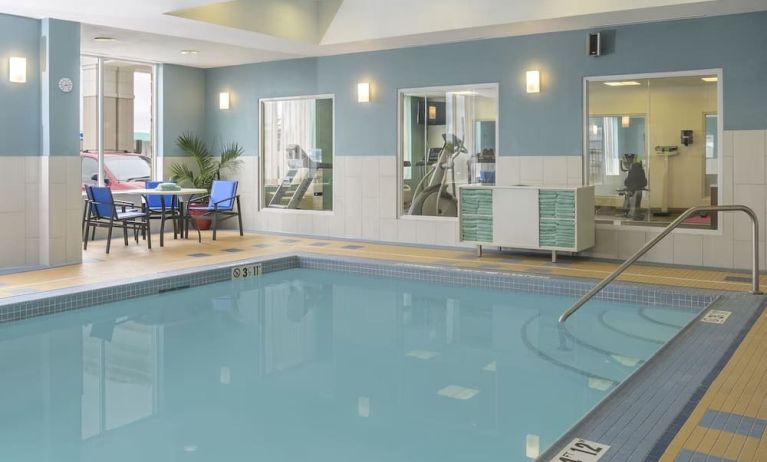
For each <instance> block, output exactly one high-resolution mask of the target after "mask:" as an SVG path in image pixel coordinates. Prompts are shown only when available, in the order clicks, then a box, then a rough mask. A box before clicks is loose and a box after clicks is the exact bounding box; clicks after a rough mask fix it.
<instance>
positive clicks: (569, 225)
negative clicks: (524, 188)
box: [538, 191, 575, 247]
mask: <svg viewBox="0 0 767 462" xmlns="http://www.w3.org/2000/svg"><path fill="white" fill-rule="evenodd" d="M538 201H539V205H538V206H539V213H540V217H541V222H540V228H539V239H540V245H541V246H543V247H575V192H574V191H541V192H540V194H539V195H538Z"/></svg>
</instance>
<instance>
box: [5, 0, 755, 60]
mask: <svg viewBox="0 0 767 462" xmlns="http://www.w3.org/2000/svg"><path fill="white" fill-rule="evenodd" d="M760 10H767V1H765V0H705V1H700V0H580V1H577V2H574V1H572V0H471V1H466V0H229V1H222V0H218V1H212V0H130V1H125V0H0V13H8V14H16V15H21V16H30V17H36V18H45V17H52V18H57V19H66V20H71V21H78V22H80V23H82V24H83V25H82V50H83V52H85V53H93V54H102V55H108V56H113V57H119V58H129V59H141V60H146V61H154V62H164V63H174V64H183V65H188V66H195V67H203V68H207V67H219V66H226V65H235V64H243V63H252V62H263V61H273V60H280V59H289V58H298V57H309V56H326V55H333V54H341V53H352V52H361V51H373V50H382V49H390V48H400V47H411V46H418V45H429V44H436V43H446V42H457V41H464V40H474V39H482V38H493V37H504V36H513V35H524V34H534V33H542V32H552V31H561V30H575V29H586V28H597V27H606V26H613V25H619V24H630V23H639V22H650V21H661V20H668V19H679V18H690V17H702V16H714V15H724V14H734V13H742V12H749V11H760ZM97 36H109V37H114V38H115V39H116V41H113V42H96V41H94V40H93V38H94V37H97ZM181 50H196V51H198V52H199V53H197V54H187V55H182V54H181V53H180V52H181Z"/></svg>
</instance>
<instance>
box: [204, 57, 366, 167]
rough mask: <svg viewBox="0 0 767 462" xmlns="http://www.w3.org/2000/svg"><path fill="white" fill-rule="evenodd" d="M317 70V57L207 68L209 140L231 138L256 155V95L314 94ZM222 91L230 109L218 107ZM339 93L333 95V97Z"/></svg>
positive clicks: (257, 110)
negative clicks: (228, 99) (226, 95)
mask: <svg viewBox="0 0 767 462" xmlns="http://www.w3.org/2000/svg"><path fill="white" fill-rule="evenodd" d="M317 71H318V67H317V60H316V59H313V58H309V59H297V60H289V61H278V62H270V63H262V64H248V65H244V66H233V67H224V68H218V69H208V70H207V71H206V72H205V88H206V91H205V109H206V112H205V128H206V137H207V139H208V141H209V142H210V143H212V144H214V145H219V144H221V143H230V142H233V141H234V142H237V143H240V144H241V145H242V146H243V148H244V149H245V152H246V154H247V155H256V154H258V131H259V127H258V112H259V107H258V100H259V98H275V97H281V96H301V95H314V94H317V93H319V92H320V90H319V89H318V88H319V87H318V78H317ZM355 88H356V84H355ZM223 91H228V92H229V94H230V98H231V101H230V109H229V110H224V111H222V110H220V109H219V108H218V95H219V93H220V92H223ZM323 92H327V93H335V92H334V91H328V90H323ZM340 96H341V95H340V94H336V98H339V97H340ZM345 105H348V103H347V104H345ZM336 117H338V112H336ZM336 120H339V119H336ZM341 130H345V128H337V129H336V137H338V134H339V132H340V131H341Z"/></svg>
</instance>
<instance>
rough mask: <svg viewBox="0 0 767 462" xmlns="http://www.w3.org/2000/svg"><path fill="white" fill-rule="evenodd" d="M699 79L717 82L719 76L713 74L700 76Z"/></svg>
mask: <svg viewBox="0 0 767 462" xmlns="http://www.w3.org/2000/svg"><path fill="white" fill-rule="evenodd" d="M701 80H703V81H704V82H718V81H719V77H716V76H714V77H701Z"/></svg>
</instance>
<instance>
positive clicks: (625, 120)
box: [621, 116, 631, 128]
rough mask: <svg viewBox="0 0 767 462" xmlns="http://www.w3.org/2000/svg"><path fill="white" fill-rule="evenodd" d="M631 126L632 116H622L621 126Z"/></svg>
mask: <svg viewBox="0 0 767 462" xmlns="http://www.w3.org/2000/svg"><path fill="white" fill-rule="evenodd" d="M630 126H631V117H629V116H623V117H621V127H622V128H629V127H630Z"/></svg>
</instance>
